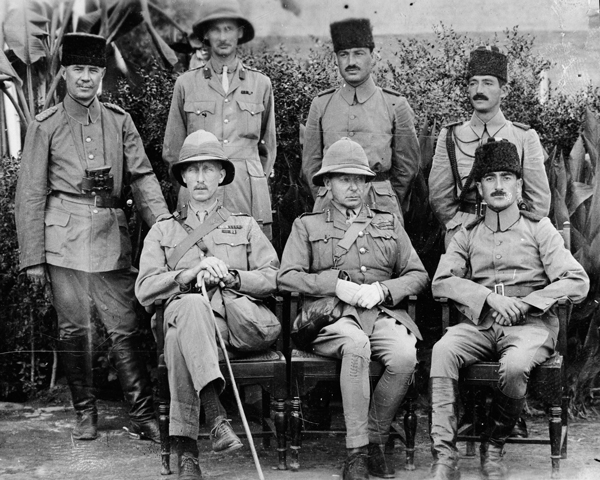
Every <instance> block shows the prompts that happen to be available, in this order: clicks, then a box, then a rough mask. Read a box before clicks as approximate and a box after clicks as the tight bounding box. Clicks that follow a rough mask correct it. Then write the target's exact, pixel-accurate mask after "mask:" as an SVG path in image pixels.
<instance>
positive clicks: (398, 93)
mask: <svg viewBox="0 0 600 480" xmlns="http://www.w3.org/2000/svg"><path fill="white" fill-rule="evenodd" d="M381 89H382V90H383V91H384V92H385V93H389V94H390V95H394V96H396V97H400V96H402V95H401V94H400V92H397V91H396V90H392V89H391V88H386V87H381Z"/></svg>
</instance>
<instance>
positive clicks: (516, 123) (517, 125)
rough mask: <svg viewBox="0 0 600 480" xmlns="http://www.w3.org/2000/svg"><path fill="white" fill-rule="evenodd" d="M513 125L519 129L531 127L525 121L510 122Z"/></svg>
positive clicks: (529, 128)
mask: <svg viewBox="0 0 600 480" xmlns="http://www.w3.org/2000/svg"><path fill="white" fill-rule="evenodd" d="M512 124H513V125H514V126H515V127H519V128H520V129H521V130H525V131H527V130H531V127H530V126H529V125H527V124H525V123H519V122H512Z"/></svg>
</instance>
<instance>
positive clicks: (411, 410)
mask: <svg viewBox="0 0 600 480" xmlns="http://www.w3.org/2000/svg"><path fill="white" fill-rule="evenodd" d="M404 435H405V436H406V465H405V467H404V468H405V469H406V470H414V469H415V438H416V436H417V414H416V413H415V402H413V400H412V398H409V399H407V401H406V413H405V414H404Z"/></svg>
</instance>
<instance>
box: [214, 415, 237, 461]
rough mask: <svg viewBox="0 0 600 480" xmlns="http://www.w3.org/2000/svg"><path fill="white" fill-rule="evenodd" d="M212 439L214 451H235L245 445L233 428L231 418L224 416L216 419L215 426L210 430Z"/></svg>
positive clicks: (220, 452) (222, 452) (221, 452)
mask: <svg viewBox="0 0 600 480" xmlns="http://www.w3.org/2000/svg"><path fill="white" fill-rule="evenodd" d="M210 440H211V442H212V449H213V452H214V453H219V454H224V453H229V452H233V451H234V450H237V449H239V448H242V446H243V444H242V441H241V440H240V438H239V437H238V436H237V435H236V434H235V432H234V431H233V428H231V424H230V423H229V420H227V419H226V418H225V417H223V416H218V417H217V418H216V419H215V423H214V426H213V428H212V429H211V431H210Z"/></svg>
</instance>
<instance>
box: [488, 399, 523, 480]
mask: <svg viewBox="0 0 600 480" xmlns="http://www.w3.org/2000/svg"><path fill="white" fill-rule="evenodd" d="M524 405H525V397H523V398H511V397H507V396H506V395H504V394H503V393H502V392H501V391H500V389H498V388H496V389H495V390H494V396H493V399H492V406H491V408H490V413H489V415H488V422H487V426H486V429H485V431H484V433H483V435H482V436H481V447H480V454H481V473H482V475H483V477H484V478H485V479H486V480H504V479H506V476H507V472H508V470H507V468H506V466H505V465H504V463H503V461H502V457H503V447H504V443H505V442H506V439H507V438H508V436H509V435H510V433H511V432H512V430H513V428H514V426H515V423H516V422H517V419H518V418H519V415H520V413H521V411H522V410H523V406H524Z"/></svg>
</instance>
